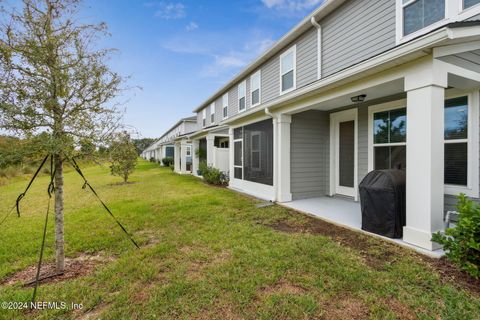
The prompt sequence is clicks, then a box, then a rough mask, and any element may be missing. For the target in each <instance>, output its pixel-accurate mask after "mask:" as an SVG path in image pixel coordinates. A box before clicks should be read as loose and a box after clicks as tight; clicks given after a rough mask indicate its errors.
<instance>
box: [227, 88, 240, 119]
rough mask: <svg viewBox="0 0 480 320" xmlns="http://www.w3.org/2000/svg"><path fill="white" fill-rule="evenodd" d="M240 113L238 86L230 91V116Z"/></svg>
mask: <svg viewBox="0 0 480 320" xmlns="http://www.w3.org/2000/svg"><path fill="white" fill-rule="evenodd" d="M237 113H238V86H233V87H232V88H230V90H229V91H228V116H229V117H230V116H233V115H235V114H237Z"/></svg>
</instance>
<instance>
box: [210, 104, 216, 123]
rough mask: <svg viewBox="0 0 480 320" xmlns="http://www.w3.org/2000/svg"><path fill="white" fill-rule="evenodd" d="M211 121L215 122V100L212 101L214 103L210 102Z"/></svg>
mask: <svg viewBox="0 0 480 320" xmlns="http://www.w3.org/2000/svg"><path fill="white" fill-rule="evenodd" d="M210 123H211V124H214V123H215V102H212V104H210Z"/></svg>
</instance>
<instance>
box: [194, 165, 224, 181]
mask: <svg viewBox="0 0 480 320" xmlns="http://www.w3.org/2000/svg"><path fill="white" fill-rule="evenodd" d="M199 169H200V171H201V172H202V176H203V179H204V180H205V181H206V182H207V183H209V184H213V185H217V186H225V185H227V184H228V178H227V176H226V175H225V174H224V173H223V172H221V171H220V170H218V169H217V168H214V167H212V166H207V164H206V163H204V162H202V163H200V165H199Z"/></svg>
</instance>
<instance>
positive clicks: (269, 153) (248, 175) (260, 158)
mask: <svg viewBox="0 0 480 320" xmlns="http://www.w3.org/2000/svg"><path fill="white" fill-rule="evenodd" d="M243 136H244V137H243V142H244V151H243V153H244V157H243V160H244V163H243V169H244V172H243V174H244V177H243V178H244V180H248V181H252V182H258V183H262V184H267V185H273V123H272V120H271V119H268V120H265V121H261V122H257V123H254V124H251V125H248V126H245V127H244V134H243Z"/></svg>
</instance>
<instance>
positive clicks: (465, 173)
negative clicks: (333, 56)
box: [272, 43, 480, 255]
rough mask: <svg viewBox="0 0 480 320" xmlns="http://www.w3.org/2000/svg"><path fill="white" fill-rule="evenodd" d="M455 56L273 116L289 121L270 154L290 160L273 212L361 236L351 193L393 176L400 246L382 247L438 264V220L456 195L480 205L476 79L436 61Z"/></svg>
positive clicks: (479, 75) (450, 62)
mask: <svg viewBox="0 0 480 320" xmlns="http://www.w3.org/2000/svg"><path fill="white" fill-rule="evenodd" d="M472 45H474V46H479V44H478V43H475V44H472ZM465 48H466V47H465V46H461V47H458V50H461V49H465ZM453 49H454V48H449V50H447V49H445V48H443V49H442V51H439V52H436V51H435V50H434V51H433V54H432V55H428V56H425V57H422V58H420V59H417V60H415V61H413V62H409V63H406V64H403V65H400V66H398V67H395V68H392V69H390V70H388V71H384V72H379V73H378V74H377V75H375V76H369V77H364V78H361V79H360V80H358V81H353V82H351V83H350V84H347V85H344V86H342V87H339V88H336V89H331V90H328V91H326V92H325V93H320V94H318V97H315V96H312V97H309V98H306V99H304V100H303V101H297V102H295V103H292V104H291V105H287V106H285V107H282V108H278V109H277V110H272V112H274V115H275V116H276V117H278V118H280V117H288V119H289V120H290V124H289V125H286V126H281V127H278V129H277V130H279V131H281V132H279V134H278V136H279V137H280V136H282V138H283V139H282V141H281V143H279V145H278V146H277V151H276V152H277V154H281V153H282V152H288V153H289V155H290V156H289V159H287V160H288V161H287V162H285V161H284V162H283V164H280V165H279V166H278V167H277V171H276V172H277V178H276V181H278V184H277V186H276V188H277V190H281V191H282V194H286V195H289V196H286V197H284V198H282V197H280V198H277V200H278V202H281V203H282V205H284V206H287V207H290V208H293V209H296V210H299V211H303V212H306V213H308V214H312V215H315V216H318V217H320V218H322V219H326V220H329V221H331V222H333V223H336V224H340V225H343V226H346V227H348V228H352V229H355V230H361V224H362V220H361V219H362V218H361V211H360V204H359V202H358V201H359V200H360V199H359V192H358V185H359V183H360V182H361V181H362V179H363V178H364V177H365V175H366V174H367V173H369V172H370V171H372V170H376V169H397V168H398V169H401V170H404V171H405V172H406V224H405V225H404V227H403V238H402V239H389V241H394V242H396V243H398V244H401V245H405V246H409V247H411V248H414V249H416V250H417V251H420V252H424V253H425V252H430V253H432V252H435V255H437V254H442V251H441V250H439V249H440V248H439V246H438V244H436V243H434V242H432V241H431V236H432V233H435V232H437V231H440V230H443V228H444V216H445V211H446V210H449V209H451V208H452V205H453V204H454V203H455V197H456V195H458V194H459V193H465V194H467V195H468V196H469V197H471V198H473V199H477V200H478V198H479V191H478V189H479V170H478V168H479V164H478V163H479V161H478V159H479V158H480V153H479V146H478V144H479V143H478V142H479V128H478V127H479V111H478V109H479V104H480V103H479V100H480V98H479V88H480V72H478V71H480V70H478V69H475V68H473V67H469V68H466V66H465V65H464V64H463V65H462V64H460V63H457V62H458V60H457V59H456V58H455V59H446V58H444V57H445V55H448V54H452V51H451V50H453ZM476 50H478V49H476ZM455 54H456V55H457V56H458V53H455ZM440 55H441V56H440ZM476 56H479V55H477V54H476V53H475V56H474V57H476ZM462 61H463V60H462ZM470 63H472V62H471V61H470ZM460 113H462V116H461V117H460ZM467 124H468V125H467ZM467 127H468V129H467ZM286 141H288V144H287V143H285V142H286ZM460 143H461V144H460ZM281 165H283V166H284V167H283V168H282V167H281ZM287 168H288V170H285V169H287Z"/></svg>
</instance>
